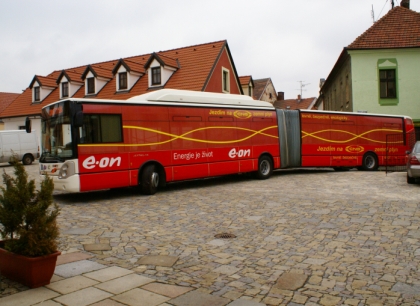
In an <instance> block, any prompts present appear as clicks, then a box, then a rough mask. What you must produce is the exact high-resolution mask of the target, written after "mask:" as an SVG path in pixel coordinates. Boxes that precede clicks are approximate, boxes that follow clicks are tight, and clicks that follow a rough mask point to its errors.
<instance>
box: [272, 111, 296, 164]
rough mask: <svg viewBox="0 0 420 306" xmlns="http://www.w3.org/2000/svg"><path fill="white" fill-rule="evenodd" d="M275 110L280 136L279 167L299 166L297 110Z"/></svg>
mask: <svg viewBox="0 0 420 306" xmlns="http://www.w3.org/2000/svg"><path fill="white" fill-rule="evenodd" d="M276 112H277V124H278V129H279V138H280V162H281V165H280V167H281V168H293V167H300V166H301V163H302V152H301V135H300V116H299V111H298V110H284V109H276Z"/></svg>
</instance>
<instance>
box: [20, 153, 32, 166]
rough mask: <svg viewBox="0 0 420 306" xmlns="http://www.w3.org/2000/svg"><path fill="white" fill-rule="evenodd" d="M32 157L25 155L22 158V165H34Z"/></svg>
mask: <svg viewBox="0 0 420 306" xmlns="http://www.w3.org/2000/svg"><path fill="white" fill-rule="evenodd" d="M32 161H33V159H32V156H31V155H30V154H25V155H24V156H23V158H22V164H24V165H30V164H32Z"/></svg>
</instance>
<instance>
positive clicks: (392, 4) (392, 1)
mask: <svg viewBox="0 0 420 306" xmlns="http://www.w3.org/2000/svg"><path fill="white" fill-rule="evenodd" d="M393 8H394V0H391V9H393Z"/></svg>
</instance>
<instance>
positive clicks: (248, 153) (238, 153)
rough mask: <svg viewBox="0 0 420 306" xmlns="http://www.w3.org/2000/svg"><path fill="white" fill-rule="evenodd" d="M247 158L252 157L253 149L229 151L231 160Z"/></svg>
mask: <svg viewBox="0 0 420 306" xmlns="http://www.w3.org/2000/svg"><path fill="white" fill-rule="evenodd" d="M247 156H251V149H246V150H238V151H236V149H235V148H233V149H232V150H230V151H229V157H230V158H235V157H247Z"/></svg>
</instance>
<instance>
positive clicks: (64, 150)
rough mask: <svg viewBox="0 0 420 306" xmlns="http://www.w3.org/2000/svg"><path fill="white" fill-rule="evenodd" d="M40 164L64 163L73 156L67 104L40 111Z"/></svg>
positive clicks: (55, 105)
mask: <svg viewBox="0 0 420 306" xmlns="http://www.w3.org/2000/svg"><path fill="white" fill-rule="evenodd" d="M41 127H42V136H41V147H42V155H41V158H40V161H41V162H64V161H65V160H66V159H69V158H72V157H74V155H75V152H74V145H73V143H72V135H71V125H70V116H69V104H68V103H66V102H61V103H56V104H54V105H51V106H48V107H45V108H44V109H43V110H42V121H41Z"/></svg>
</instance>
